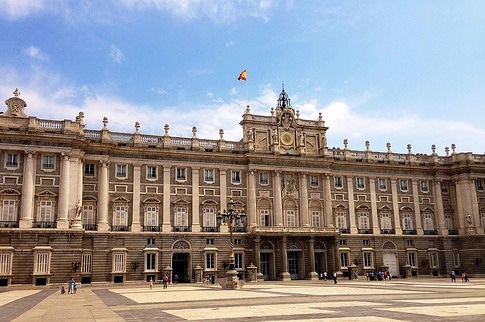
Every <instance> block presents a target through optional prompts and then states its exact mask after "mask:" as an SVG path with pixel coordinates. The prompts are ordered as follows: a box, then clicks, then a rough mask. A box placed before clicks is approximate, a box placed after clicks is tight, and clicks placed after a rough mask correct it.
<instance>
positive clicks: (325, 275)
mask: <svg viewBox="0 0 485 322" xmlns="http://www.w3.org/2000/svg"><path fill="white" fill-rule="evenodd" d="M323 280H324V281H326V280H327V272H323Z"/></svg>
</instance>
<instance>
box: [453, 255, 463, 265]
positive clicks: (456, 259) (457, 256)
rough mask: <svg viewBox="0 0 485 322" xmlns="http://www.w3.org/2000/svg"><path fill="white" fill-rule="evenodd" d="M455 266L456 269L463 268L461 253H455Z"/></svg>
mask: <svg viewBox="0 0 485 322" xmlns="http://www.w3.org/2000/svg"><path fill="white" fill-rule="evenodd" d="M453 266H454V267H460V266H461V262H460V254H459V253H453Z"/></svg>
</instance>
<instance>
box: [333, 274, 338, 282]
mask: <svg viewBox="0 0 485 322" xmlns="http://www.w3.org/2000/svg"><path fill="white" fill-rule="evenodd" d="M333 284H337V272H333Z"/></svg>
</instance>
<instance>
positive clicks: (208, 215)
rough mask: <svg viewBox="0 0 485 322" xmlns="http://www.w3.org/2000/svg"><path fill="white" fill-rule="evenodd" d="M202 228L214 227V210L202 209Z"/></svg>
mask: <svg viewBox="0 0 485 322" xmlns="http://www.w3.org/2000/svg"><path fill="white" fill-rule="evenodd" d="M202 217H203V221H204V222H203V227H216V210H215V208H203V209H202Z"/></svg>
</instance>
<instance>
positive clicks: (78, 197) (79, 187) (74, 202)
mask: <svg viewBox="0 0 485 322" xmlns="http://www.w3.org/2000/svg"><path fill="white" fill-rule="evenodd" d="M74 161H75V162H74ZM71 170H72V175H73V176H76V177H77V180H76V187H75V190H74V187H73V189H72V190H73V191H72V193H73V194H74V196H73V197H72V198H69V199H70V206H69V207H70V208H73V209H75V210H74V220H73V221H72V225H71V228H74V229H81V228H83V224H82V216H83V206H82V202H83V162H82V159H81V157H77V158H75V160H73V166H72V167H71ZM78 212H79V213H78Z"/></svg>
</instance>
